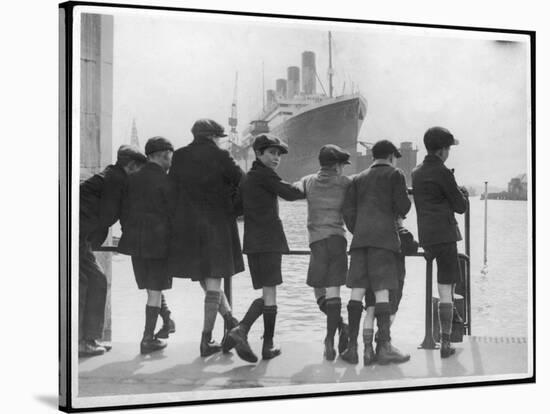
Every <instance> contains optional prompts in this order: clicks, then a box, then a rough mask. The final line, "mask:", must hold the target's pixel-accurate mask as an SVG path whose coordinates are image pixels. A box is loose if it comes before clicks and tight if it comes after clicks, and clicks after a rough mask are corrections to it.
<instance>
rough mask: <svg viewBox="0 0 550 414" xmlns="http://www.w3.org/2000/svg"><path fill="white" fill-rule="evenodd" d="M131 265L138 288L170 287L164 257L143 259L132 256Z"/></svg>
mask: <svg viewBox="0 0 550 414" xmlns="http://www.w3.org/2000/svg"><path fill="white" fill-rule="evenodd" d="M132 267H133V268H134V275H135V277H136V282H137V285H138V288H139V289H148V290H166V289H171V288H172V277H170V276H169V274H168V266H167V261H166V259H144V258H142V257H135V256H132Z"/></svg>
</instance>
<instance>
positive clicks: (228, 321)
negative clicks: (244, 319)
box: [222, 312, 239, 354]
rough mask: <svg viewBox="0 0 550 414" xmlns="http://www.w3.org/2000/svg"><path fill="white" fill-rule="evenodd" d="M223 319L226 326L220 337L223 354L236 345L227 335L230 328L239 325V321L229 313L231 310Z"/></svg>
mask: <svg viewBox="0 0 550 414" xmlns="http://www.w3.org/2000/svg"><path fill="white" fill-rule="evenodd" d="M223 319H224V321H225V325H226V326H227V329H226V330H225V333H224V334H223V338H222V352H223V353H224V354H227V353H228V352H229V351H230V350H231V349H233V348H234V347H235V345H236V342H235V340H234V339H233V338H231V337H230V336H229V331H231V329H233V328H235V327H236V326H237V325H239V321H238V320H237V319H235V317H234V316H233V315H232V314H231V312H228V313H226V314H225V315H224V316H223Z"/></svg>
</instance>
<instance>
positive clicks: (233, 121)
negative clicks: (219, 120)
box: [228, 72, 239, 144]
mask: <svg viewBox="0 0 550 414" xmlns="http://www.w3.org/2000/svg"><path fill="white" fill-rule="evenodd" d="M238 81H239V72H236V73H235V89H234V90H233V102H232V103H231V116H230V117H229V120H228V123H229V126H230V127H231V131H230V133H229V139H230V141H231V142H233V143H234V144H237V143H238V142H237V141H238V133H237V123H238V121H237V83H238Z"/></svg>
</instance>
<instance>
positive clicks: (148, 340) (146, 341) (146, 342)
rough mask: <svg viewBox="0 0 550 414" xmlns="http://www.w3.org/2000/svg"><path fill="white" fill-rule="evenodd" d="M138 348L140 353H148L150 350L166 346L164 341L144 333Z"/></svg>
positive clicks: (157, 349)
mask: <svg viewBox="0 0 550 414" xmlns="http://www.w3.org/2000/svg"><path fill="white" fill-rule="evenodd" d="M139 348H140V352H141V354H150V353H151V352H154V351H159V350H161V349H164V348H166V342H163V341H161V340H160V339H157V338H155V337H154V336H153V335H147V336H145V335H144V336H143V339H142V340H141V343H140V344H139Z"/></svg>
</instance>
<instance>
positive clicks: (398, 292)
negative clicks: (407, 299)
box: [365, 279, 405, 315]
mask: <svg viewBox="0 0 550 414" xmlns="http://www.w3.org/2000/svg"><path fill="white" fill-rule="evenodd" d="M398 283H399V287H398V288H397V289H392V290H390V295H389V296H390V308H391V311H390V313H391V314H392V315H394V314H395V313H397V310H398V309H399V304H400V303H401V298H402V297H403V286H404V285H405V280H404V279H401V280H399V282H398ZM374 305H376V297H375V296H374V292H373V291H372V290H371V289H367V291H366V292H365V308H368V307H370V306H374Z"/></svg>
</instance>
